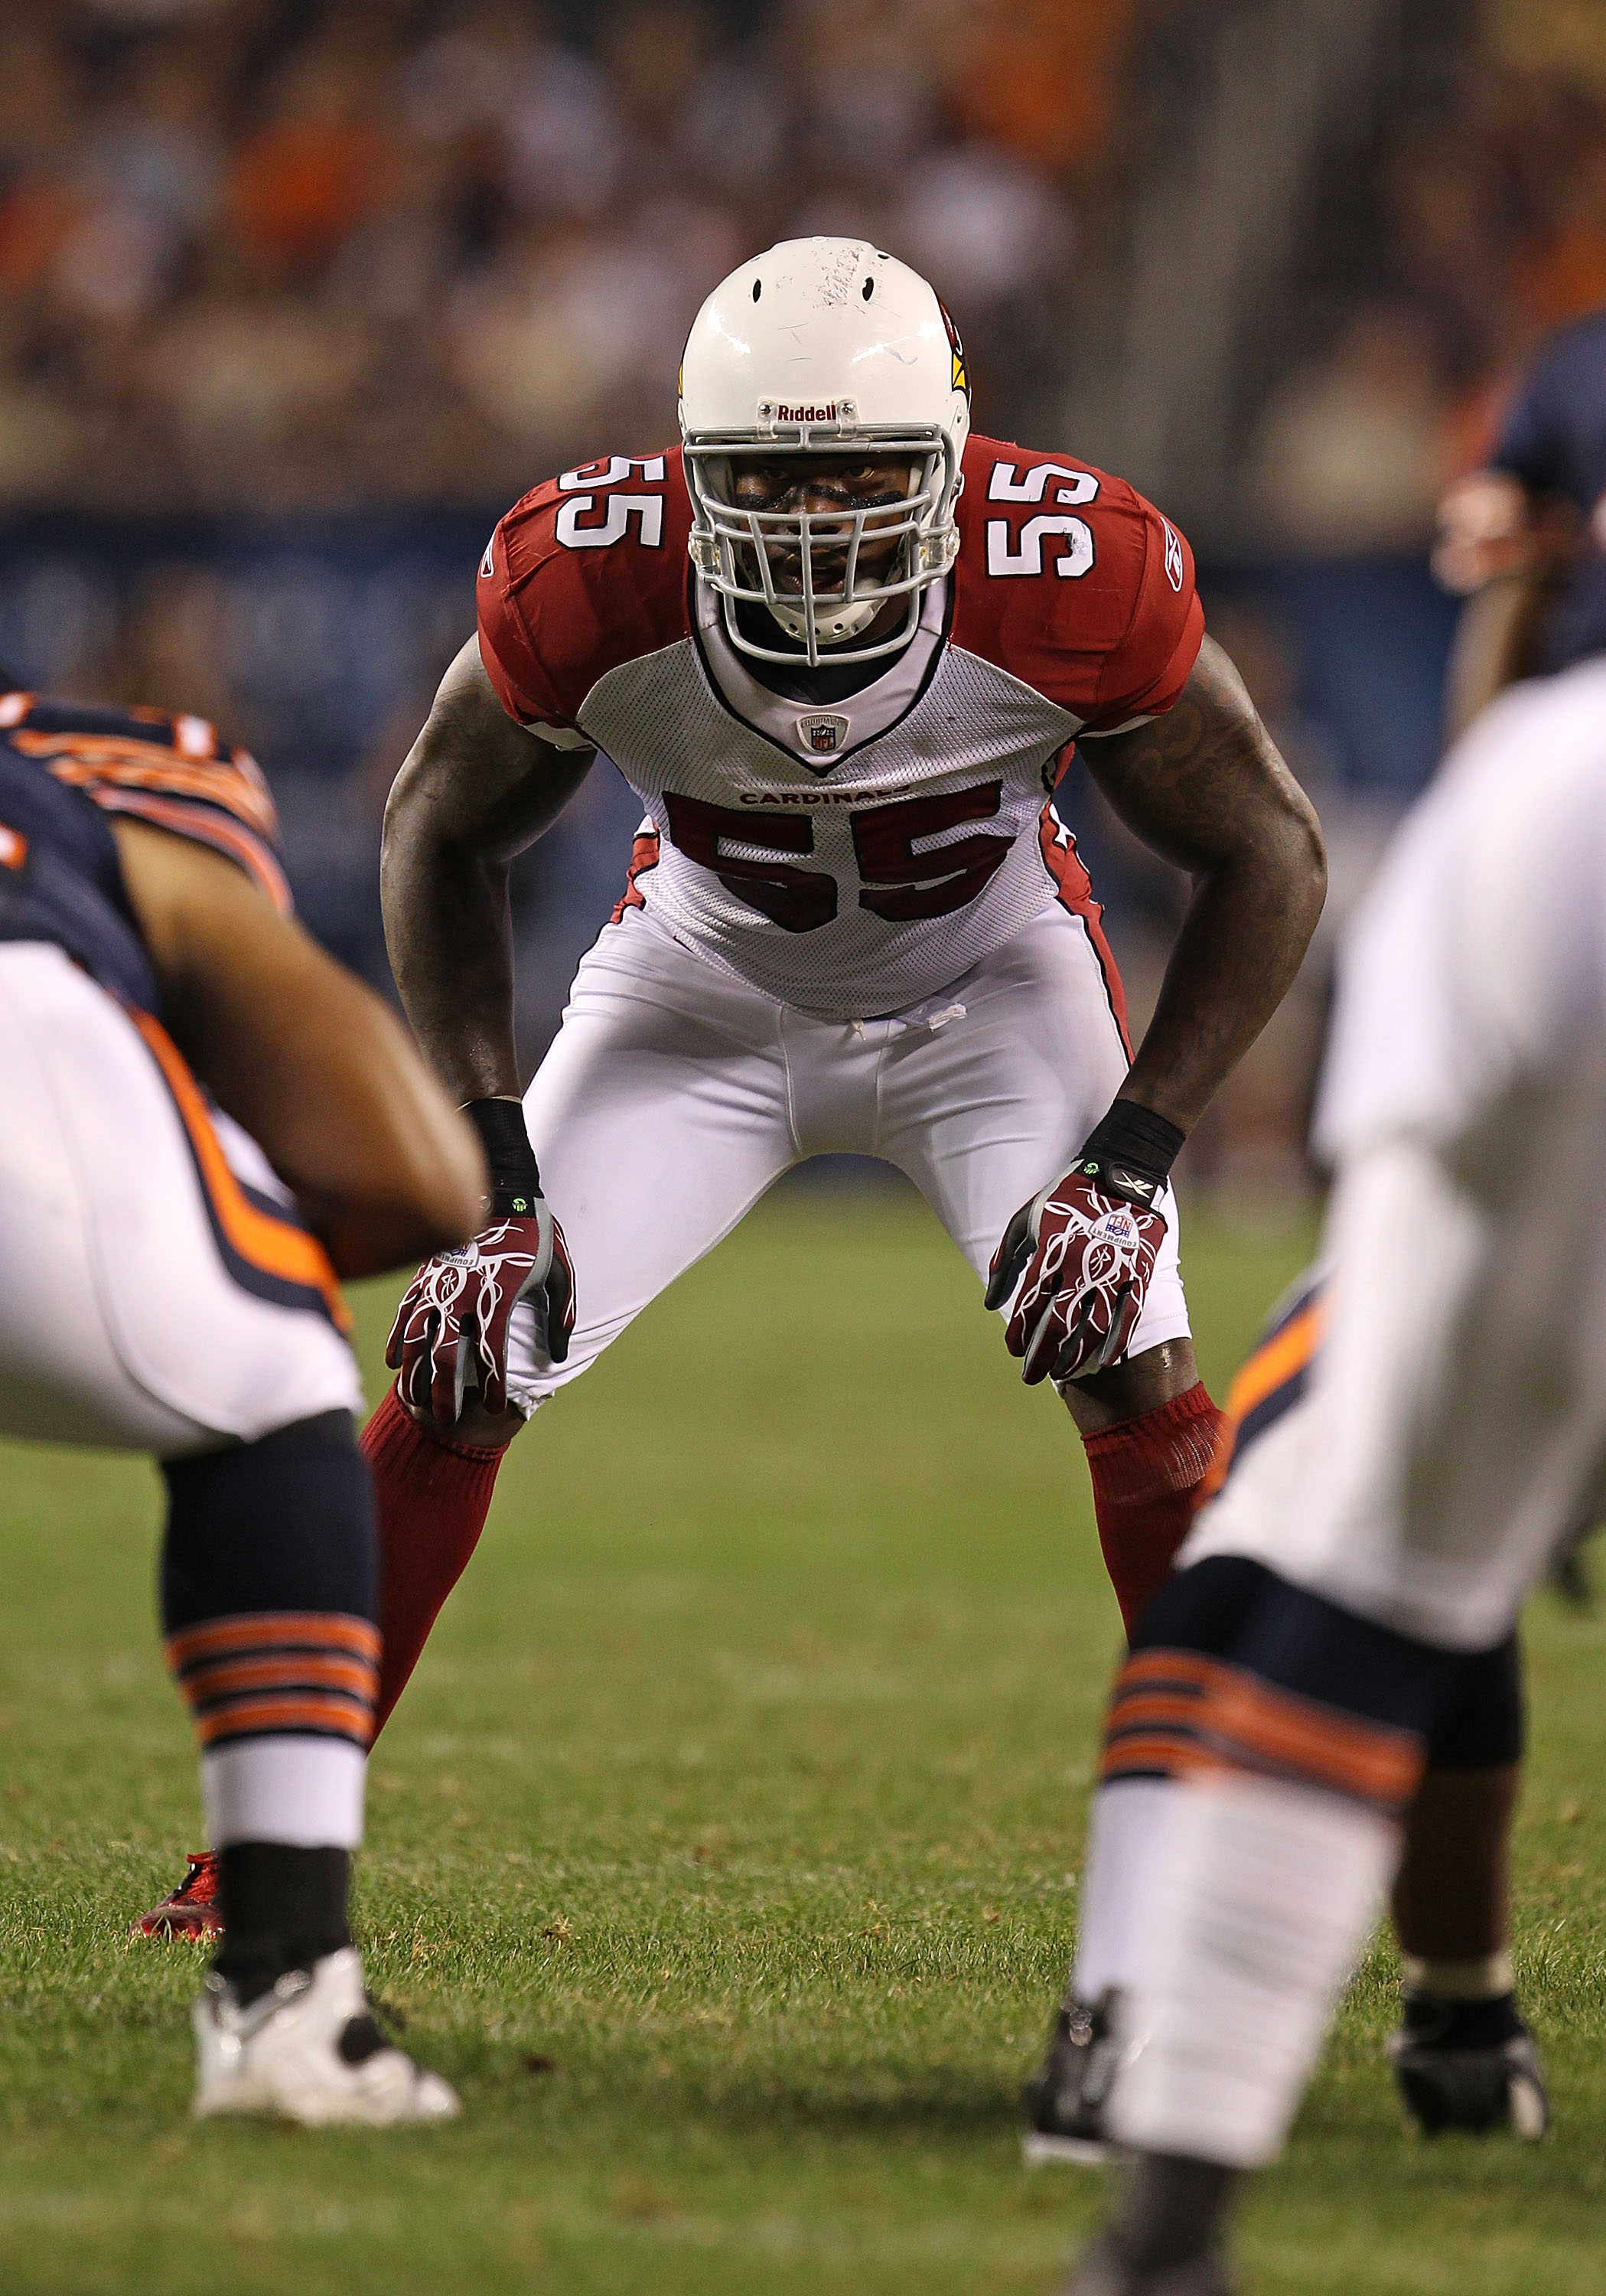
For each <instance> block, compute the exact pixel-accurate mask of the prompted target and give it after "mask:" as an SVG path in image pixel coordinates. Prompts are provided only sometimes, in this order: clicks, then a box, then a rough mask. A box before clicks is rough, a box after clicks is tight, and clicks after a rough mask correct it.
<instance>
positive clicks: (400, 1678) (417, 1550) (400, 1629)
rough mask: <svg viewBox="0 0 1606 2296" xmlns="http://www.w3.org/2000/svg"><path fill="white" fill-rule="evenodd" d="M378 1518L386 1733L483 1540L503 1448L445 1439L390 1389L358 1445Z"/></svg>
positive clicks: (378, 1725)
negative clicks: (432, 1631)
mask: <svg viewBox="0 0 1606 2296" xmlns="http://www.w3.org/2000/svg"><path fill="white" fill-rule="evenodd" d="M357 1447H358V1449H359V1450H360V1451H361V1452H362V1454H363V1456H364V1457H365V1459H366V1460H367V1462H368V1467H369V1472H371V1474H372V1475H373V1497H374V1504H375V1507H376V1510H377V1513H378V1516H379V1624H380V1633H381V1636H383V1637H384V1652H383V1655H382V1657H381V1661H380V1676H379V1701H378V1705H377V1709H376V1710H375V1715H374V1723H373V1731H374V1735H375V1737H377V1736H378V1735H379V1733H380V1732H381V1730H382V1729H383V1728H384V1726H385V1724H386V1722H387V1721H388V1720H389V1716H390V1710H391V1708H392V1707H393V1706H394V1705H395V1703H396V1702H397V1699H398V1698H399V1697H400V1696H401V1694H402V1692H403V1691H404V1690H405V1689H406V1686H407V1681H408V1677H409V1676H410V1675H411V1674H412V1672H413V1669H414V1667H415V1666H416V1665H417V1664H418V1661H419V1654H420V1652H422V1649H423V1646H424V1644H425V1643H426V1642H427V1641H428V1640H429V1635H430V1628H431V1627H432V1626H433V1625H434V1624H435V1621H436V1620H437V1618H438V1616H439V1614H440V1606H441V1604H442V1603H444V1602H445V1601H446V1599H447V1595H449V1594H450V1593H451V1591H452V1589H453V1587H455V1585H456V1584H457V1581H458V1580H459V1579H461V1578H462V1576H463V1572H464V1570H466V1569H467V1568H468V1561H469V1557H470V1555H471V1554H472V1553H473V1552H474V1549H475V1547H476V1546H478V1545H479V1534H480V1532H481V1531H482V1530H483V1529H485V1518H486V1516H487V1514H488V1513H489V1511H490V1504H491V1492H492V1490H493V1489H494V1488H495V1487H496V1470H497V1468H498V1467H499V1466H500V1465H501V1464H502V1461H503V1457H504V1454H503V1453H502V1452H501V1451H481V1450H478V1449H475V1448H474V1447H472V1446H471V1445H469V1444H467V1443H443V1442H442V1441H440V1439H438V1437H437V1436H434V1435H430V1434H426V1432H425V1431H424V1430H423V1429H422V1427H421V1426H420V1425H419V1424H418V1422H417V1421H416V1420H415V1419H414V1418H411V1417H410V1416H409V1415H408V1414H407V1413H406V1411H404V1410H403V1408H402V1406H401V1404H400V1402H399V1401H398V1399H397V1393H396V1390H395V1389H394V1388H391V1389H389V1391H388V1392H387V1394H386V1396H385V1399H384V1401H383V1402H382V1403H381V1405H380V1406H379V1409H378V1410H377V1411H376V1412H375V1413H374V1415H373V1418H372V1419H371V1420H370V1421H369V1422H368V1424H367V1425H366V1427H365V1428H364V1430H363V1431H362V1434H361V1436H360V1438H359V1439H358V1444H357Z"/></svg>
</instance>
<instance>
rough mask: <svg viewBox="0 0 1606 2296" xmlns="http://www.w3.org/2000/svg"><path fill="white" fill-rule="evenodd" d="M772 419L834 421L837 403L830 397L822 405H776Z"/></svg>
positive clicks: (778, 420) (777, 420)
mask: <svg viewBox="0 0 1606 2296" xmlns="http://www.w3.org/2000/svg"><path fill="white" fill-rule="evenodd" d="M774 419H775V421H776V422H836V420H837V419H838V418H837V403H836V400H835V399H834V398H832V399H828V400H827V401H826V403H825V405H824V406H777V407H776V409H775V416H774Z"/></svg>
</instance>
